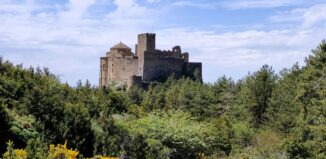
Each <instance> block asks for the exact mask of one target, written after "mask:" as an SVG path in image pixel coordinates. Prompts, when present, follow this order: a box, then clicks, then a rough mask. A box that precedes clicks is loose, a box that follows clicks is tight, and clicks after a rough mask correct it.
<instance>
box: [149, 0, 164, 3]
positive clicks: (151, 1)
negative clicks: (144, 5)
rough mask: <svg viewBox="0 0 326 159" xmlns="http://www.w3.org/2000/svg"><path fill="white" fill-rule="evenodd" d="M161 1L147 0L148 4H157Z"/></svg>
mask: <svg viewBox="0 0 326 159" xmlns="http://www.w3.org/2000/svg"><path fill="white" fill-rule="evenodd" d="M160 1H161V0H147V2H148V3H158V2H160Z"/></svg>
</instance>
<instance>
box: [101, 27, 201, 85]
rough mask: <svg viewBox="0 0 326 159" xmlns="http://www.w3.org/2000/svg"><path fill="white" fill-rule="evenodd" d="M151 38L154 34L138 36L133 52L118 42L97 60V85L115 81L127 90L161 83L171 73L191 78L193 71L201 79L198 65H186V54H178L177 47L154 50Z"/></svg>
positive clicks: (153, 39)
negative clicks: (146, 84)
mask: <svg viewBox="0 0 326 159" xmlns="http://www.w3.org/2000/svg"><path fill="white" fill-rule="evenodd" d="M155 37H156V35H155V34H154V33H144V34H139V35H138V40H137V44H136V45H135V53H133V52H131V48H130V47H128V46H127V45H125V44H123V43H122V42H120V43H118V44H116V45H115V46H113V47H111V48H110V51H109V52H107V53H106V56H105V57H101V58H100V63H101V65H100V66H101V67H100V82H99V84H100V86H102V87H104V86H107V85H108V83H110V82H115V83H125V84H128V86H129V87H131V86H132V85H139V84H140V83H142V82H154V81H164V80H165V79H167V78H168V77H169V76H170V75H172V74H174V75H175V76H176V77H181V76H188V77H192V78H194V76H195V75H194V73H195V72H196V71H195V70H197V73H199V74H200V78H201V72H202V65H201V63H193V62H189V53H187V52H184V53H182V51H181V47H180V46H174V47H173V48H172V50H167V51H166V50H158V49H156V47H155V45H156V43H155V40H156V38H155ZM140 81H141V82H140Z"/></svg>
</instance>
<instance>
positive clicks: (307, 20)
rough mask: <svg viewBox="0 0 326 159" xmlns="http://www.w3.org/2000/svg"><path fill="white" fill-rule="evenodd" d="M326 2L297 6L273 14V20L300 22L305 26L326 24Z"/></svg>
mask: <svg viewBox="0 0 326 159" xmlns="http://www.w3.org/2000/svg"><path fill="white" fill-rule="evenodd" d="M325 8H326V4H316V5H313V6H311V7H307V8H296V9H293V10H291V11H285V12H280V13H278V15H275V16H272V17H271V18H270V19H271V20H272V21H273V22H298V23H300V26H301V27H303V28H310V27H314V26H316V25H320V24H322V25H326V9H325Z"/></svg>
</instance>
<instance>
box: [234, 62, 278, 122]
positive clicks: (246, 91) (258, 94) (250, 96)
mask: <svg viewBox="0 0 326 159" xmlns="http://www.w3.org/2000/svg"><path fill="white" fill-rule="evenodd" d="M276 80H277V75H275V73H274V71H273V70H272V68H271V67H269V66H268V65H264V66H263V67H262V68H261V69H260V70H259V71H257V72H255V73H253V74H252V75H250V76H248V77H247V78H246V79H245V81H244V84H243V86H242V87H241V90H240V92H239V96H240V97H239V99H240V101H239V102H240V104H242V105H244V107H245V109H247V110H248V111H249V112H250V114H251V116H250V120H251V122H252V124H253V126H254V127H260V126H261V124H262V123H264V122H265V121H266V119H265V115H266V111H267V107H268V103H269V100H270V98H271V96H272V92H273V89H274V87H275V85H276Z"/></svg>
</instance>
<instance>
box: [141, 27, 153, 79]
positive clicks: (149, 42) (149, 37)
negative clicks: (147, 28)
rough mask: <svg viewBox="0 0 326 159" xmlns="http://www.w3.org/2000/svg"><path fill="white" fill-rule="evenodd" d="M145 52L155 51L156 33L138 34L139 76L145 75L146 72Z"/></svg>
mask: <svg viewBox="0 0 326 159" xmlns="http://www.w3.org/2000/svg"><path fill="white" fill-rule="evenodd" d="M145 52H155V34H152V33H145V34H139V35H138V42H137V45H136V55H137V56H138V72H139V74H138V75H139V76H143V73H144V61H145Z"/></svg>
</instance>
